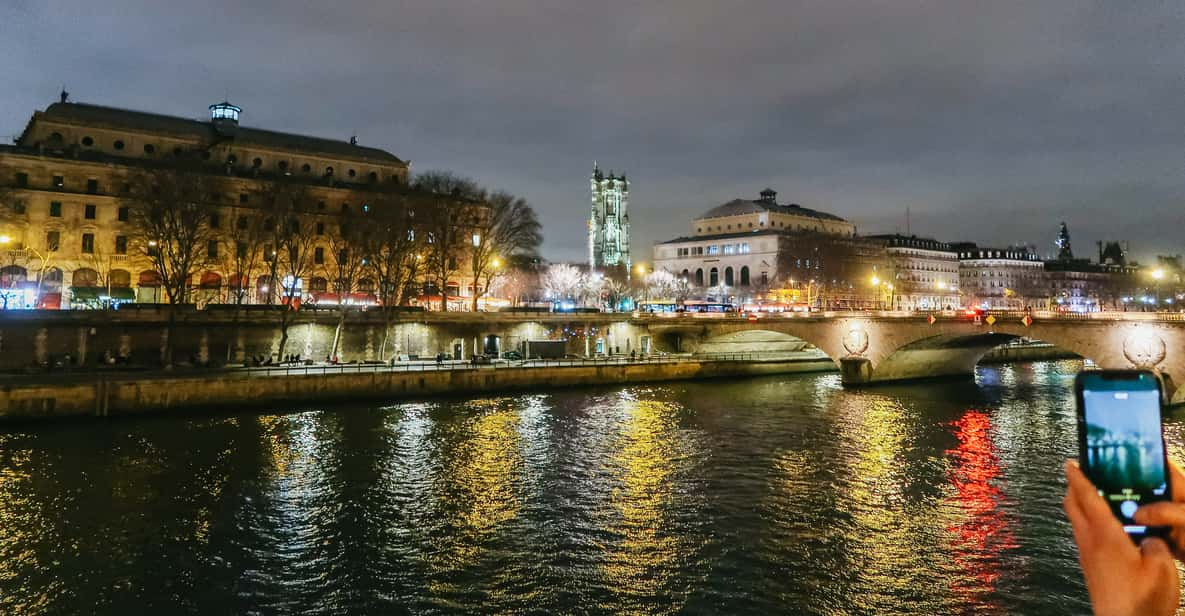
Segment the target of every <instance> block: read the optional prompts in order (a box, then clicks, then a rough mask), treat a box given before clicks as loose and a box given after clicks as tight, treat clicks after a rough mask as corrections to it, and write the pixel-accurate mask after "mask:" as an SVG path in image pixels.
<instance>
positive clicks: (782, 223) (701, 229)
mask: <svg viewBox="0 0 1185 616" xmlns="http://www.w3.org/2000/svg"><path fill="white" fill-rule="evenodd" d="M757 226H758V227H764V226H765V221H764V220H760V221H758V222H757ZM769 226H770V228H771V229H773V228H779V227H780V228H783V229H796V230H798V231H814V232H816V233H817V232H819V231H822V230H823V229H820V228H819V225H814V226H809V225H808V226H803V225H788V224H786V221H784V220H775V221H773V222H771V223H770V224H769ZM746 228H748V229H752V228H753V223H752V222H750V223H748V227H743V226H741V223H737V225H736V230H737V231H743V230H745V229H746ZM704 229H707V230H708V232H709V233H711V232H712V231H713V230H715V231H718V232H723V231H732V230H733V229H732V225H731V224H729V225H723V226H722V225H716V228H715V229H713V228H712V226H711V225H709V226H707V227H696V228H695V232H696V233H703V232H704Z"/></svg>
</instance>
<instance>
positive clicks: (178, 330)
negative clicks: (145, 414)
mask: <svg viewBox="0 0 1185 616" xmlns="http://www.w3.org/2000/svg"><path fill="white" fill-rule="evenodd" d="M258 308H260V309H263V308H267V307H258ZM335 314H336V313H333V312H326V313H321V312H318V311H307V312H306V311H301V314H300V315H298V317H297V319H296V320H295V322H294V324H293V326H292V328H291V331H290V335H291V339H290V342H289V346H288V347H287V352H295V353H301V354H302V356H303V357H306V358H324V357H326V355H327V354H328V353H329V350H330V343H331V342H332V341H333V340H334V339H335V329H336V325H337V322H338V321H337V316H335ZM1031 316H1032V319H1031V321H1029V322H1028V323H1027V324H1026V322H1025V320H1024V317H1025V315H1024V314H1019V313H1009V314H994V315H992V317H993V318H992V319H988V318H984V319H982V320H981V321H979V322H976V321H975V320H974V319H972V318H970V317H967V316H965V315H963V314H962V313H956V312H948V313H943V314H936V315H934V320H933V321H931V317H930V316H929V315H918V314H913V313H891V312H885V313H879V312H857V313H851V312H836V313H830V312H825V313H811V314H780V315H779V314H761V315H758V316H746V315H736V314H727V315H724V314H654V315H651V314H630V313H593V314H568V313H563V314H556V313H526V312H523V313H479V314H474V313H443V314H442V313H436V312H420V313H415V312H409V313H404V314H398V315H395V316H394V317H393V319H392V320H391V321H387V320H385V319H384V318H383V316H382V314H381V313H380V312H379V311H373V310H371V311H359V312H352V313H350V314H349V317H348V319H347V320H346V322H345V324H344V329H343V331H342V332H341V344H340V346H339V347H338V354H339V355H340V357H341V360H342V361H383V360H386V359H390V358H392V357H395V358H398V357H400V356H412V357H415V356H419V357H435V355H436V354H437V353H439V352H446V353H450V354H453V355H454V356H456V357H458V358H462V357H469V356H470V355H471V354H474V353H483V352H488V350H489V349H490V348H491V344H492V345H493V347H492V348H494V349H496V350H498V351H505V350H510V349H517V348H519V346H520V344H521V343H522V342H523V341H525V340H539V339H549V340H564V341H565V342H566V351H567V352H568V353H571V354H575V355H582V356H589V355H598V354H624V355H629V354H630V353H631V352H641V353H648V352H654V351H660V352H670V353H691V354H701V355H703V354H714V353H719V352H728V351H741V352H745V353H755V354H757V358H761V357H762V356H765V357H767V358H771V359H776V358H778V357H782V358H784V357H785V356H786V355H785V352H787V351H796V350H799V349H802V348H803V347H805V346H806V345H808V344H809V345H812V346H814V347H816V348H818V349H819V351H821V352H822V353H824V354H826V355H827V356H828V357H829V358H831V359H832V360H833V361H834V362H835V363H836V366H837V367H838V368H839V369H840V370H841V371H842V374H843V381H844V383H845V384H847V385H864V384H870V383H880V382H886V381H896V380H903V379H918V378H929V377H939V376H955V375H964V376H970V375H972V374H973V372H974V368H975V364H976V362H978V361H979V359H980V358H981V357H983V355H984V354H985V353H987V352H988V351H989V350H991V349H992V348H993V347H996V346H999V345H1001V344H1004V343H1007V342H1009V341H1011V340H1015V339H1017V338H1020V337H1024V338H1031V339H1035V340H1040V341H1044V342H1047V343H1050V344H1052V345H1054V346H1057V347H1060V348H1062V349H1064V350H1067V351H1070V352H1073V353H1076V354H1078V355H1081V356H1082V357H1085V358H1087V359H1090V360H1092V361H1093V362H1094V363H1095V364H1097V365H1099V366H1100V367H1103V368H1132V367H1144V368H1150V369H1153V370H1156V371H1158V372H1160V373H1161V374H1162V375H1163V376H1164V377H1165V380H1166V385H1167V388H1168V390H1169V393H1170V395H1172V396H1173V398H1172V400H1173V402H1176V403H1185V387H1182V388H1180V389H1178V387H1177V385H1178V384H1182V383H1185V315H1181V314H1163V313H1162V314H1156V313H1094V314H1089V315H1059V314H1055V313H1043V312H1037V313H1034V314H1033V315H1031ZM169 323H171V324H172V325H171V330H172V334H171V338H172V340H173V341H174V345H173V346H174V347H175V349H174V350H175V353H176V356H175V358H174V359H175V360H176V361H182V362H183V361H185V360H186V359H189V358H196V359H197V360H198V361H200V362H202V363H203V364H204V363H209V364H211V365H219V364H234V363H236V362H239V363H241V362H242V361H243V360H244V358H248V357H253V356H255V355H256V354H263V355H266V354H268V353H276V352H277V349H278V346H277V340H278V332H277V326H276V321H275V319H274V318H273V315H271V314H270V313H268V312H267V311H263V310H248V309H239V310H227V309H224V310H211V309H206V310H193V309H191V308H190V309H180V308H178V309H174V310H173V312H170V309H169V308H168V307H144V308H140V309H137V310H119V311H108V312H104V311H6V312H0V350H2V351H4V352H3V353H0V370H8V371H12V370H18V369H21V368H23V367H24V366H26V365H27V364H28V363H29V362H30V361H34V362H38V363H44V362H45V361H46V360H47V359H51V358H53V357H61V356H62V355H63V354H66V353H69V354H70V355H71V356H72V357H73V358H74V361H75V362H76V364H77V365H80V366H83V365H85V366H90V365H94V364H95V362H96V360H97V357H98V356H99V355H100V353H102V352H103V351H104V350H109V351H111V352H119V353H121V354H129V355H130V356H131V357H132V358H133V359H134V361H135V362H136V363H138V364H146V365H149V364H151V363H152V362H154V361H157V358H158V357H160V356H161V355H162V352H163V349H164V348H165V347H164V345H163V340H164V336H163V332H164V331H165V328H166V324H169ZM388 326H389V327H388Z"/></svg>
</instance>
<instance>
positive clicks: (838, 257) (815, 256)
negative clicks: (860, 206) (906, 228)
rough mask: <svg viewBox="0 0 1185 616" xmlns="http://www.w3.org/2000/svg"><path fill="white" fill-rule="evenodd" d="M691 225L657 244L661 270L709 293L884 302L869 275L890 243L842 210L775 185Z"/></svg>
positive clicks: (728, 297) (732, 297)
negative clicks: (863, 231) (859, 228)
mask: <svg viewBox="0 0 1185 616" xmlns="http://www.w3.org/2000/svg"><path fill="white" fill-rule="evenodd" d="M690 231H691V232H690V234H689V235H686V236H683V237H679V238H675V239H673V240H669V241H666V242H660V243H657V244H655V246H654V269H656V270H660V269H661V270H666V271H669V272H671V273H673V274H675V275H676V276H679V277H682V278H683V279H685V280H687V282H689V283H690V284H692V285H694V286H695V287H698V288H699V294H700V295H702V296H704V297H708V298H711V299H714V300H718V301H731V302H743V301H749V300H768V301H783V300H785V301H792V302H794V303H810V304H820V302H823V303H828V304H831V303H832V302H840V303H841V305H843V306H846V307H856V306H864V305H870V304H873V303H875V301H876V297H877V295H876V293H875V292H873V290H870V289H865V288H863V286H867V285H861V281H862V280H865V279H867V278H869V276H870V275H871V274H872V273H874V272H876V271H878V269H880V268H883V267H884V264H885V253H884V249H883V247H882V246H881V245H880V244H879V243H878V242H872V241H868V240H865V239H863V238H859V237H857V236H856V225H855V224H853V223H852V222H851V221H848V220H845V219H844V218H842V217H839V216H836V215H834V214H830V213H827V212H822V211H819V210H814V209H810V208H805V207H802V206H801V205H798V204H780V203H778V201H777V192H775V191H774V190H772V189H769V188H766V189H765V190H763V191H761V193H760V195H759V198H757V199H754V200H748V199H733V200H732V201H729V202H727V203H723V204H721V205H718V206H716V207H713V208H711V209H709V210H708V211H706V212H704V213H703V214H702V215H700V216H697V217H696V218H695V219H694V220H693V221H692V223H691V229H690ZM822 289H829V290H830V291H829V293H828V294H827V295H828V296H827V297H824V296H823V294H822V293H821V290H822ZM783 296H786V297H783Z"/></svg>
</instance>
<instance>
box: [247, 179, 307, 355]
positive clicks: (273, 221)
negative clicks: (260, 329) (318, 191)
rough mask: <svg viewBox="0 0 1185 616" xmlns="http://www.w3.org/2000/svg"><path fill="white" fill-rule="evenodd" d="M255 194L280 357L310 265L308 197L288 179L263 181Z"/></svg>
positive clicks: (297, 307)
mask: <svg viewBox="0 0 1185 616" xmlns="http://www.w3.org/2000/svg"><path fill="white" fill-rule="evenodd" d="M258 197H259V199H258V201H259V203H260V210H261V211H260V214H261V215H262V216H263V227H262V229H263V237H264V238H265V245H264V252H263V255H262V258H263V263H264V266H265V267H266V269H267V271H268V280H267V284H268V290H267V303H269V304H270V303H272V302H273V300H274V299H275V298H277V297H278V298H279V299H280V303H281V304H282V305H283V307H282V308H281V309H280V310H277V311H276V314H277V318H278V319H279V329H280V342H279V344H278V345H277V348H276V354H277V355H278V356H279V358H280V359H281V360H282V359H283V357H284V348H285V347H286V346H287V344H288V329H289V327H290V326H291V325H292V322H293V320H295V318H296V311H297V310H298V309H299V306H300V300H301V295H302V290H303V284H304V279H305V278H306V277H307V276H308V275H309V273H310V272H311V271H312V269H313V251H314V249H315V247H316V243H317V240H316V235H315V234H314V233H313V232H312V231H311V229H309V228H308V226H309V225H308V224H307V221H305V220H304V218H305V213H306V212H307V211H308V210H309V209H310V208H309V205H310V202H311V198H310V195H309V191H308V188H307V187H306V186H304V185H303V184H297V183H295V182H288V181H275V182H269V183H267V184H265V185H263V187H262V189H261V190H260V191H259V193H258Z"/></svg>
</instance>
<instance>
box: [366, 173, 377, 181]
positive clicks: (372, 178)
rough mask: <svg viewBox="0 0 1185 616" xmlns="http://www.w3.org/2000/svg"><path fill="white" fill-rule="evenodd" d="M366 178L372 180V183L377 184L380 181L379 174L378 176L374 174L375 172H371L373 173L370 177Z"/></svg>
mask: <svg viewBox="0 0 1185 616" xmlns="http://www.w3.org/2000/svg"><path fill="white" fill-rule="evenodd" d="M366 177H368V178H370V181H371V182H377V181H379V174H377V173H375V172H373V171H371V172H370V175H368V176H366Z"/></svg>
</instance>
